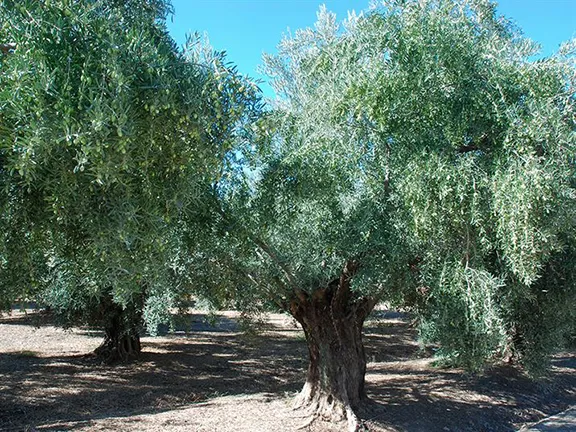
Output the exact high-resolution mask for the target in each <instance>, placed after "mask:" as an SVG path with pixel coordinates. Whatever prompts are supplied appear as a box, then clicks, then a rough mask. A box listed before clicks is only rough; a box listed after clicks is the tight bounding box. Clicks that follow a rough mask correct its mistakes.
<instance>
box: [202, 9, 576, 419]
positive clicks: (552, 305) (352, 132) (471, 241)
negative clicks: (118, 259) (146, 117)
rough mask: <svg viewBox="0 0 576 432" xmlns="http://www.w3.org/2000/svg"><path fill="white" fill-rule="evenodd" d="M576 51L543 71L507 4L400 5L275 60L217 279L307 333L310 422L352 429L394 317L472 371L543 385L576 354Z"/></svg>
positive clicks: (225, 208) (223, 235)
mask: <svg viewBox="0 0 576 432" xmlns="http://www.w3.org/2000/svg"><path fill="white" fill-rule="evenodd" d="M574 47H575V45H574V44H573V43H572V44H566V45H564V46H563V47H562V48H561V50H560V52H559V54H557V55H554V56H552V57H550V58H545V59H541V60H537V61H534V60H532V56H533V55H535V54H536V53H537V50H538V47H537V45H536V44H534V43H533V42H531V41H529V40H527V39H526V38H524V37H523V36H522V34H521V33H520V31H519V30H518V29H516V28H515V27H514V26H513V25H512V24H511V23H510V22H509V21H507V20H505V19H503V18H500V17H498V16H497V15H496V13H495V5H494V4H493V3H490V2H488V1H483V0H469V1H468V0H454V1H433V0H430V1H406V0H402V1H401V0H398V1H387V2H384V3H382V4H379V5H378V6H377V7H375V8H373V9H371V10H369V11H367V12H366V13H364V14H363V15H361V16H354V15H352V16H350V17H349V19H348V20H346V21H345V22H344V23H343V25H342V26H339V25H338V24H337V23H336V20H335V16H334V15H333V14H330V13H328V12H327V11H326V10H325V9H321V10H320V12H319V15H318V22H317V23H316V26H315V27H314V28H313V29H304V30H299V31H297V32H296V33H295V34H294V36H289V37H287V38H285V39H284V40H283V41H282V42H281V44H280V45H279V47H278V54H277V55H269V56H266V57H265V65H266V70H267V72H268V73H269V75H270V76H271V77H272V79H273V83H274V85H275V88H276V91H277V94H278V98H277V100H276V105H275V107H274V109H273V110H272V111H271V112H270V113H268V115H267V116H266V117H264V118H262V119H261V121H260V122H259V123H258V124H257V125H256V126H255V134H256V135H257V136H258V137H259V141H258V145H257V146H255V147H250V145H249V144H247V143H245V144H244V145H243V147H242V146H241V147H242V149H241V151H242V154H243V157H244V159H243V160H242V162H243V163H244V166H245V168H244V171H242V170H238V169H236V170H235V171H233V172H231V174H230V176H229V177H230V178H229V180H228V181H227V182H223V183H221V185H220V189H219V195H218V197H219V198H220V200H221V203H222V204H221V209H220V212H219V217H220V228H219V230H220V231H219V234H220V235H219V237H218V238H220V239H221V240H220V242H221V243H220V245H215V246H214V248H213V255H212V256H210V257H208V258H207V259H206V262H207V263H208V265H211V266H212V269H215V270H218V269H221V270H222V271H220V272H217V271H213V272H211V273H212V274H217V275H219V276H218V277H216V276H213V279H214V280H213V284H214V285H218V286H222V285H223V284H224V282H223V280H230V281H231V283H229V284H228V286H230V287H231V288H232V290H233V293H234V295H235V296H236V298H239V299H241V300H243V301H244V303H246V304H250V305H251V307H254V305H258V304H260V305H263V304H264V303H265V302H270V301H273V302H274V303H276V304H277V305H279V306H280V307H282V308H283V309H284V310H286V311H288V312H290V313H291V314H292V316H293V317H294V318H295V319H296V320H297V321H298V322H299V323H300V324H301V325H302V327H303V329H304V333H305V336H306V340H307V343H308V348H309V354H310V363H309V367H308V376H307V380H306V384H305V386H304V389H303V390H302V392H301V394H300V396H299V404H300V405H301V406H306V407H310V408H311V409H312V410H313V412H315V413H316V414H320V415H323V416H326V417H329V418H341V417H347V418H348V421H349V424H350V429H351V430H354V429H355V428H356V426H357V417H356V414H355V411H356V410H357V409H359V408H360V407H361V405H362V403H363V401H364V400H365V397H366V395H365V391H364V375H365V371H366V360H365V356H364V349H363V344H362V326H363V322H364V320H365V319H366V317H367V316H368V314H369V313H370V311H371V310H372V308H373V307H374V306H375V305H376V304H377V303H378V302H379V301H382V300H386V301H388V302H390V303H391V304H392V305H396V306H402V307H410V308H411V309H412V310H413V311H414V312H415V314H416V316H417V317H418V323H419V328H420V330H421V335H422V337H423V339H424V340H426V341H435V342H438V343H439V344H440V346H441V352H440V353H441V355H442V356H443V358H444V359H445V360H446V361H450V362H452V363H454V364H460V365H464V366H467V367H469V368H472V369H477V368H479V367H481V366H482V365H483V364H485V362H487V361H490V360H494V359H495V358H498V357H499V356H500V355H502V354H503V353H508V354H510V353H513V355H514V356H516V357H518V358H519V359H521V360H522V361H523V362H524V364H525V365H526V366H529V367H530V370H531V371H537V370H538V368H539V366H541V365H543V364H544V363H545V362H544V359H545V356H546V354H549V353H550V352H551V351H552V350H553V349H556V348H557V347H559V346H561V345H562V343H564V342H566V338H567V337H569V336H570V334H571V332H573V331H574V323H575V321H576V320H575V319H574V318H575V316H574V313H575V311H574V308H573V307H572V305H573V304H574V300H575V297H576V288H575V286H574V271H573V264H571V262H572V260H573V257H574V253H575V241H574V239H575V235H574V234H575V227H576V211H575V210H576V206H575V198H576V197H575V186H576V185H575V165H574V160H575V134H574V132H575V123H574V121H575V117H574V116H575V109H574V102H575V99H574V95H575V94H574V89H575V83H576V80H575V70H574ZM239 151H240V150H239ZM207 272H208V271H207ZM218 278H220V279H218Z"/></svg>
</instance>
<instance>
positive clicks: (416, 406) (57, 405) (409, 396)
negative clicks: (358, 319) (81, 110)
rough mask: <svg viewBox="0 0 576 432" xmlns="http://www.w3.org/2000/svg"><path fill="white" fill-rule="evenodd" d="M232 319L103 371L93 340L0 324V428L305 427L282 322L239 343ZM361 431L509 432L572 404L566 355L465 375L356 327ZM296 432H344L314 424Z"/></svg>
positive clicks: (293, 349) (31, 321)
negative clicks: (529, 369)
mask: <svg viewBox="0 0 576 432" xmlns="http://www.w3.org/2000/svg"><path fill="white" fill-rule="evenodd" d="M234 318H235V314H233V313H223V314H220V315H219V319H218V323H217V325H216V327H212V326H210V325H208V324H206V323H205V322H204V317H203V315H202V314H200V313H195V314H191V315H190V317H189V319H190V320H189V321H188V323H187V324H186V326H185V328H186V329H187V330H188V331H186V332H184V331H176V332H174V333H171V334H167V335H164V336H162V337H156V338H152V337H145V338H143V354H142V357H141V359H140V360H139V361H138V362H133V363H128V364H120V365H117V366H114V367H110V366H107V365H104V364H101V363H99V361H98V360H97V359H96V358H95V357H94V356H92V355H90V354H89V353H90V352H91V351H92V350H93V349H94V348H96V347H97V346H98V345H99V343H100V338H101V334H100V333H99V332H97V331H93V330H90V329H77V330H72V331H64V330H61V329H57V328H55V327H53V326H51V325H50V323H49V322H48V323H46V322H44V323H43V325H42V326H41V327H36V324H37V323H38V315H37V314H28V315H24V314H22V313H14V314H13V315H12V316H4V317H3V318H0V430H1V431H6V432H8V431H10V432H11V431H134V432H136V431H202V432H208V431H218V432H225V431H230V432H232V431H234V432H236V431H251V432H254V431H255V432H284V431H294V430H297V428H298V427H299V426H302V425H303V424H305V423H306V420H307V417H306V416H305V413H303V412H300V411H293V410H292V409H291V400H292V398H293V396H294V395H295V394H296V392H297V391H298V390H299V389H300V387H301V385H302V384H303V381H304V377H305V369H306V364H307V363H306V355H307V350H306V345H305V341H304V338H303V336H302V333H301V332H300V330H299V329H298V328H296V327H295V326H294V324H293V322H292V321H291V319H289V318H287V317H285V316H283V315H277V314H272V315H269V317H268V321H267V326H266V330H265V331H264V332H263V333H262V334H260V335H258V336H250V337H248V336H246V335H243V334H242V333H241V332H240V331H239V330H238V327H237V325H236V322H235V320H234ZM365 343H366V353H367V357H368V361H369V364H368V373H367V377H366V379H367V391H368V394H369V396H370V397H371V399H372V401H373V403H372V404H371V406H370V411H369V414H366V415H365V416H364V420H365V422H364V427H365V430H370V431H408V432H419V431H422V432H435V431H441V432H444V431H476V432H479V431H486V432H493V431H495V432H498V431H513V430H517V429H518V428H520V427H521V426H522V425H523V424H526V423H528V422H533V421H537V420H539V419H540V418H542V417H545V416H546V415H550V414H554V413H556V412H559V411H562V410H563V409H566V408H567V407H568V406H570V405H573V404H575V403H576V353H565V354H563V355H558V356H556V357H555V359H554V362H553V368H552V373H551V376H550V377H549V378H548V379H546V380H544V381H540V382H534V381H531V380H529V379H528V378H526V377H525V376H524V375H523V374H522V373H521V371H520V370H518V369H517V368H515V367H512V366H508V365H506V366H500V367H496V368H493V369H491V370H490V371H488V372H486V373H485V374H483V375H482V376H471V375H467V374H464V373H462V371H460V370H455V369H437V368H434V367H433V366H432V360H431V358H430V357H429V355H428V354H427V353H426V352H423V351H422V350H420V349H419V347H418V344H417V343H416V342H415V332H414V330H413V329H411V328H410V326H409V323H408V322H407V321H406V320H404V319H403V318H402V316H401V315H398V314H394V313H381V316H380V317H379V318H377V319H373V320H371V321H369V322H368V323H367V326H366V331H365ZM303 430H309V431H314V432H320V431H326V432H329V431H340V430H345V425H344V424H328V423H324V422H321V421H316V422H314V423H312V424H311V425H310V426H308V427H306V428H304V429H303Z"/></svg>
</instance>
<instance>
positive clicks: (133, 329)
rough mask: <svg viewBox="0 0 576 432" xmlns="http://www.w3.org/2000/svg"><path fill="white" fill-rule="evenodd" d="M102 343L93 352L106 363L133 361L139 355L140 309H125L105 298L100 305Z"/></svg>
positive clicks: (109, 298) (108, 297) (110, 298)
mask: <svg viewBox="0 0 576 432" xmlns="http://www.w3.org/2000/svg"><path fill="white" fill-rule="evenodd" d="M101 309H102V314H103V321H104V341H102V344H101V345H100V346H99V347H98V348H96V350H95V351H94V352H95V353H96V355H98V357H100V358H102V360H103V361H104V362H106V363H115V362H119V361H127V360H131V359H135V358H137V357H138V356H139V355H140V351H141V345H140V330H141V329H142V312H141V308H138V307H128V308H126V309H124V308H122V306H120V305H118V304H116V303H115V302H114V301H113V300H112V297H111V296H107V297H106V298H105V299H104V300H103V302H102V305H101Z"/></svg>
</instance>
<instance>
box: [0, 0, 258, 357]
mask: <svg viewBox="0 0 576 432" xmlns="http://www.w3.org/2000/svg"><path fill="white" fill-rule="evenodd" d="M169 13H170V4H169V3H168V2H166V1H163V0H150V1H144V2H142V1H98V0H97V1H81V2H70V1H68V0H57V1H48V0H46V1H42V2H39V1H35V0H30V1H18V2H13V1H3V2H2V3H1V9H0V15H1V17H2V29H1V33H0V41H7V42H9V43H12V44H14V45H15V47H16V48H15V50H14V52H13V54H12V55H4V56H2V64H1V65H0V68H1V69H0V72H1V76H0V88H1V90H0V107H1V113H2V114H1V117H0V146H1V148H0V151H1V157H2V175H3V182H4V184H3V192H4V196H3V199H4V205H5V208H8V209H9V210H10V211H9V212H5V213H4V218H3V220H2V222H3V226H5V227H7V230H6V231H5V232H6V236H8V237H9V238H7V239H6V240H5V242H4V249H3V250H2V257H3V264H4V265H3V266H2V275H3V278H4V279H5V280H6V281H5V282H4V285H3V291H4V292H5V293H6V292H8V290H16V292H21V291H20V290H19V287H22V288H25V289H29V287H30V286H31V283H32V282H33V284H34V286H37V291H36V292H40V293H41V294H40V295H41V297H42V299H43V301H44V302H46V303H47V304H49V305H51V306H52V310H53V311H55V312H56V313H57V314H58V315H59V316H60V317H61V318H63V319H64V321H65V322H67V323H72V322H76V323H77V322H90V323H98V324H99V325H102V326H103V327H104V329H105V331H106V337H105V341H104V343H103V345H102V347H101V348H100V349H99V352H100V353H102V354H103V355H104V356H105V357H106V358H107V359H109V360H114V359H117V358H127V357H130V356H132V355H135V354H137V353H138V352H139V350H140V343H139V332H140V328H141V326H142V324H143V318H144V319H145V320H146V322H147V323H148V324H149V328H150V329H151V330H154V329H155V325H156V324H157V323H158V321H159V320H161V319H163V317H165V315H166V313H167V311H168V310H169V308H170V307H171V306H173V304H174V301H175V298H176V296H177V294H178V289H179V285H178V284H177V283H175V270H174V268H173V262H172V257H173V256H174V254H175V248H177V245H178V242H177V240H176V239H175V234H176V232H177V222H178V220H180V219H182V218H184V217H186V218H187V220H188V221H189V222H191V221H192V222H194V223H196V225H195V226H196V228H198V229H200V228H199V226H200V224H201V223H202V221H203V217H204V216H203V210H202V209H203V206H205V203H204V198H203V197H204V196H205V195H206V194H207V193H209V192H210V190H211V188H212V186H213V183H214V181H215V179H216V178H217V177H218V175H219V173H220V171H221V166H222V163H223V159H224V156H225V154H226V152H227V150H228V149H229V147H230V143H231V137H232V136H233V134H234V133H235V125H236V121H237V120H239V119H241V118H242V116H244V114H245V112H246V111H247V109H248V108H249V106H250V104H251V103H253V101H254V94H255V90H254V89H252V88H250V89H251V90H250V89H249V90H246V89H245V86H244V84H245V83H244V80H243V79H242V78H241V77H240V76H238V74H236V72H235V70H233V69H232V68H230V67H229V66H228V65H227V64H226V63H225V60H224V57H223V56H222V55H219V54H215V53H212V52H211V51H210V50H208V49H205V48H203V42H202V41H201V40H199V39H198V38H195V39H191V40H190V42H189V44H188V49H187V51H186V52H184V51H182V50H180V49H178V48H177V47H176V45H175V43H174V41H173V40H172V39H171V37H170V36H169V35H168V32H167V30H166V26H165V19H166V16H167V15H168V14H169ZM190 226H192V225H190ZM19 236H22V238H23V239H25V240H24V242H22V243H18V241H15V238H17V237H19ZM19 257H24V258H23V261H22V263H18V265H14V263H17V262H18V260H19V259H20V258H19ZM38 260H39V261H40V263H41V264H42V265H41V266H39V265H38V263H37V262H36V261H38ZM20 267H22V268H21V269H20ZM18 270H20V271H18ZM17 271H18V276H17V279H18V281H20V284H19V285H18V286H15V283H13V281H14V277H15V276H14V275H15V274H16V272H17ZM11 281H12V282H11ZM37 295H38V294H37ZM13 296H14V293H12V294H11V295H9V296H6V297H7V298H10V297H13Z"/></svg>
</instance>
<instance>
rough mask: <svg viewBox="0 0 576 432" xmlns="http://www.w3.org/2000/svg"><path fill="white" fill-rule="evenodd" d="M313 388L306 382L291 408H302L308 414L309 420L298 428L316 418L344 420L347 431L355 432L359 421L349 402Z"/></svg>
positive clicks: (335, 420)
mask: <svg viewBox="0 0 576 432" xmlns="http://www.w3.org/2000/svg"><path fill="white" fill-rule="evenodd" d="M313 390H314V389H313V386H312V385H310V383H306V384H305V385H304V388H303V389H302V391H301V392H300V394H299V395H298V396H297V397H296V399H295V401H294V405H293V409H303V410H305V411H306V412H307V413H308V415H309V416H310V418H309V420H308V421H307V422H306V423H304V424H303V425H302V426H300V427H298V429H305V428H307V427H309V426H310V425H311V424H312V423H313V422H314V420H316V419H318V418H321V419H322V420H325V421H329V422H340V421H344V420H346V422H347V425H348V432H356V431H358V430H359V429H360V426H361V421H360V420H359V418H358V416H357V415H356V413H355V411H354V409H353V408H352V406H351V405H350V404H348V403H345V402H342V401H341V400H340V399H338V398H336V397H334V396H333V395H331V394H324V393H320V392H317V391H316V392H315V391H313Z"/></svg>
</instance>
